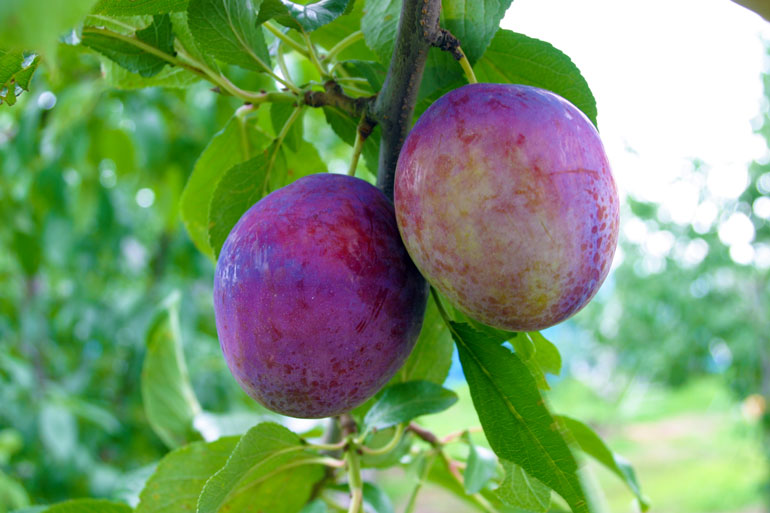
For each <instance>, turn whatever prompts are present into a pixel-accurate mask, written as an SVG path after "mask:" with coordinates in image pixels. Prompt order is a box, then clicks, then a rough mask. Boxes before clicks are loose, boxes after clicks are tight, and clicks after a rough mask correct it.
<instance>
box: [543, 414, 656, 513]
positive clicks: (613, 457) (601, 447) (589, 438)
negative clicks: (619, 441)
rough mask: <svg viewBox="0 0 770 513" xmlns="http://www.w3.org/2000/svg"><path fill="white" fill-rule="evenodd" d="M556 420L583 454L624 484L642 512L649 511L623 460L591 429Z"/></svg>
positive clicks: (576, 422) (565, 419) (572, 421)
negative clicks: (563, 426)
mask: <svg viewBox="0 0 770 513" xmlns="http://www.w3.org/2000/svg"><path fill="white" fill-rule="evenodd" d="M556 418H557V419H558V420H560V421H561V422H563V423H564V425H565V426H566V427H567V429H568V430H569V431H570V433H572V436H573V437H574V438H575V441H576V442H577V444H578V446H579V447H580V449H581V450H582V451H583V452H584V453H586V454H588V455H589V456H591V457H593V458H594V459H596V461H598V462H599V463H601V464H602V465H604V466H605V467H607V468H608V469H609V470H611V471H612V472H614V473H615V475H617V476H618V477H619V478H620V479H621V480H622V481H623V482H624V483H626V485H627V486H628V488H629V489H630V490H631V491H632V492H633V494H634V495H635V496H636V498H637V500H638V501H639V505H640V507H641V509H642V511H647V510H648V509H650V503H649V501H648V499H647V498H646V497H645V496H644V494H643V493H642V490H641V487H640V486H639V482H638V481H637V479H636V472H634V469H633V467H632V466H631V464H630V463H629V462H628V461H626V459H625V458H623V457H622V456H621V455H619V454H616V453H614V452H612V450H610V448H609V447H607V444H605V443H604V441H603V440H602V439H601V437H599V435H598V434H596V432H595V431H594V430H593V429H591V428H590V427H589V426H587V425H585V424H584V423H582V422H580V421H579V420H576V419H573V418H571V417H566V416H564V415H559V416H557V417H556Z"/></svg>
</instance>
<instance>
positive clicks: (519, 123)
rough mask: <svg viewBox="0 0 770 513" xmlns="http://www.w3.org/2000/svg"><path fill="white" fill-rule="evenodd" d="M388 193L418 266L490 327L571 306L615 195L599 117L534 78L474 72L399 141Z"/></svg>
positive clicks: (559, 316)
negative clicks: (499, 78)
mask: <svg viewBox="0 0 770 513" xmlns="http://www.w3.org/2000/svg"><path fill="white" fill-rule="evenodd" d="M394 194H395V207H396V218H397V220H398V226H399V230H400V232H401V236H402V238H403V240H404V244H405V245H406V248H407V250H408V251H409V254H410V255H411V257H412V259H413V260H414V262H415V263H416V264H417V267H418V268H419V269H420V271H421V272H422V274H423V275H424V276H425V278H426V279H427V280H428V281H429V282H430V283H431V284H432V285H433V286H435V287H436V288H437V289H438V290H439V291H440V292H442V293H443V294H444V295H445V296H446V297H447V298H448V299H449V300H450V301H452V302H453V303H454V304H455V305H456V306H457V307H458V308H459V309H460V310H461V311H463V312H464V313H466V314H467V315H469V316H470V317H473V318H475V319H476V320H479V321H481V322H483V323H485V324H488V325H491V326H494V327H497V328H503V329H506V330H512V331H534V330H539V329H543V328H547V327H549V326H552V325H554V324H556V323H558V322H561V321H563V320H565V319H567V318H568V317H570V316H571V315H573V314H574V313H575V312H577V311H578V310H580V309H581V308H582V307H583V306H585V305H586V303H588V301H590V300H591V298H592V297H593V296H594V295H595V294H596V291H597V290H598V289H599V287H600V286H601V284H602V282H603V281H604V279H605V277H606V276H607V273H608V272H609V269H610V264H611V262H612V257H613V254H614V252H615V247H616V245H617V238H618V195H617V190H616V187H615V181H614V179H613V177H612V174H611V171H610V166H609V162H608V160H607V156H606V154H605V151H604V148H603V146H602V143H601V140H600V139H599V135H598V133H597V131H596V129H595V128H594V126H593V125H592V124H591V122H590V121H589V120H588V118H586V117H585V115H583V113H582V112H580V111H579V110H578V109H577V108H576V107H575V106H574V105H572V104H571V103H569V102H568V101H567V100H565V99H564V98H561V97H560V96H558V95H556V94H553V93H551V92H548V91H545V90H542V89H538V88H535V87H528V86H523V85H511V84H473V85H467V86H464V87H460V88H459V89H455V90H453V91H451V92H449V93H447V94H446V95H444V96H442V97H441V98H439V99H438V100H437V101H436V102H435V103H433V105H431V106H430V107H429V108H428V110H426V111H425V113H423V115H422V116H421V117H420V119H419V120H418V121H417V123H416V124H415V126H414V128H413V129H412V131H411V132H410V134H409V136H408V137H407V139H406V141H405V143H404V146H403V148H402V150H401V153H400V155H399V159H398V165H397V168H396V180H395V193H394Z"/></svg>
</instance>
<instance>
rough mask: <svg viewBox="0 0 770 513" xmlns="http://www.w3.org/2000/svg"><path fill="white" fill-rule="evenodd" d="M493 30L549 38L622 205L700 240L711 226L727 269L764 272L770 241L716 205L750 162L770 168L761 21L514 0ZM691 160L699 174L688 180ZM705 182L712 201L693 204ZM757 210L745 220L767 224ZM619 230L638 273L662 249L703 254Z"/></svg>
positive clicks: (665, 3) (663, 6) (719, 4)
mask: <svg viewBox="0 0 770 513" xmlns="http://www.w3.org/2000/svg"><path fill="white" fill-rule="evenodd" d="M502 26H503V27H504V28H507V29H510V30H514V31H516V32H520V33H522V34H525V35H528V36H530V37H535V38H538V39H542V40H545V41H548V42H549V43H551V44H553V45H554V46H555V47H556V48H558V49H560V50H562V51H563V52H565V53H566V54H567V55H569V56H570V57H571V59H572V60H573V62H574V63H575V64H576V65H577V66H578V68H579V69H580V70H581V72H582V74H583V76H584V77H585V79H586V80H587V82H588V85H589V86H590V87H591V90H592V91H593V93H594V96H595V97H596V102H597V108H598V112H599V115H598V123H599V130H600V132H601V136H602V140H603V142H604V145H605V148H606V150H607V153H608V156H609V159H610V163H611V165H612V168H613V172H614V174H615V178H616V180H617V183H618V188H619V189H620V193H621V197H622V196H624V195H625V194H626V193H631V194H633V195H634V196H635V197H637V198H639V199H642V200H646V201H653V202H657V203H659V204H660V205H661V206H662V209H661V212H662V213H663V215H666V216H668V217H669V218H670V219H671V220H673V221H675V222H678V223H680V224H689V223H693V226H694V227H695V229H696V230H698V231H700V232H701V233H704V232H705V231H707V230H708V229H709V228H710V227H711V226H713V224H714V223H717V224H718V225H719V226H718V228H719V236H720V239H722V241H723V242H724V243H725V244H728V245H729V246H730V255H731V257H732V259H733V260H734V261H735V262H736V263H738V264H744V265H749V264H754V265H755V266H758V267H763V268H767V267H770V245H768V244H764V243H760V244H757V243H756V242H754V235H755V232H754V227H753V225H752V223H751V221H750V220H749V218H748V217H747V216H746V215H745V213H743V212H740V211H739V212H729V211H720V209H719V206H720V205H721V204H724V203H729V202H730V200H733V199H735V198H737V197H738V196H739V195H740V194H741V193H742V192H743V190H744V189H745V187H746V185H747V181H748V172H747V171H748V165H749V163H750V162H752V161H753V160H757V159H768V160H770V155H768V152H767V148H766V144H765V141H764V140H763V139H762V138H761V137H760V136H758V135H756V134H754V132H753V128H754V126H758V124H757V123H758V121H759V119H760V118H759V113H760V112H761V110H762V109H765V111H766V110H767V109H768V107H769V106H768V104H767V102H766V101H765V100H764V98H763V91H762V79H761V74H762V71H763V70H767V71H770V59H767V58H766V57H765V47H764V42H765V41H767V42H768V43H770V23H767V22H765V21H764V20H763V19H762V18H760V17H759V16H758V15H756V14H754V13H753V12H751V11H748V10H746V9H744V8H742V7H740V6H738V5H737V4H734V3H733V2H731V1H729V0H674V1H672V0H647V1H645V2H636V1H634V2H632V1H629V0H581V1H576V0H515V1H514V2H513V4H512V6H511V8H510V9H509V10H508V13H507V14H506V17H505V19H504V20H503V23H502ZM752 122H753V123H754V125H753V124H752ZM696 158H697V159H699V160H701V161H703V162H704V163H705V165H706V169H707V170H708V171H707V174H706V175H705V177H703V176H702V175H701V177H700V178H698V177H697V176H695V175H693V174H692V173H691V172H690V171H691V170H692V168H693V165H692V161H693V160H694V159H696ZM769 175H770V174H769ZM767 178H768V180H766V181H769V182H770V176H768V177H767ZM698 180H700V183H699V182H698ZM704 184H705V185H706V186H707V187H708V191H709V193H710V194H711V196H712V197H713V201H712V200H705V201H704V200H703V198H701V197H700V196H699V191H700V188H701V186H702V185H704ZM757 203H759V201H758V202H756V203H755V204H754V206H753V209H754V212H755V214H757V215H758V216H759V217H762V218H770V201H765V202H764V203H761V204H757ZM749 208H751V207H749ZM625 221H629V219H625ZM637 224H638V223H637ZM621 225H622V229H623V232H624V234H625V235H626V237H628V238H629V239H634V238H636V239H639V240H638V242H639V243H643V244H644V247H645V250H646V253H647V256H648V257H649V258H648V259H647V260H649V262H647V263H649V264H650V265H649V266H648V267H649V269H648V272H659V271H660V270H662V269H663V265H662V264H663V258H664V257H665V256H666V255H667V254H669V253H670V252H672V251H673V252H674V254H675V256H677V258H678V259H679V260H683V261H686V262H687V263H690V264H695V263H697V262H698V261H699V260H701V259H702V258H703V257H705V254H706V251H707V248H706V249H705V250H704V248H697V247H693V248H690V247H689V246H688V247H681V248H680V247H678V246H677V245H675V244H674V242H675V241H674V238H673V236H672V234H671V233H669V232H664V231H655V229H654V228H652V229H648V228H647V227H645V226H636V225H634V224H633V223H628V222H624V223H621ZM695 242H698V241H695ZM700 242H702V241H700ZM752 243H753V244H752ZM704 246H705V244H704ZM691 250H692V251H691ZM616 256H620V255H616ZM621 259H622V257H621V258H620V259H619V258H616V262H615V264H618V263H619V261H620V260H621Z"/></svg>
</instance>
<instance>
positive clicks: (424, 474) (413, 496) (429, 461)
mask: <svg viewBox="0 0 770 513" xmlns="http://www.w3.org/2000/svg"><path fill="white" fill-rule="evenodd" d="M436 452H437V451H436V450H435V449H432V450H430V451H429V452H427V453H426V454H427V456H426V457H425V466H424V467H423V468H422V471H421V472H420V476H419V479H418V480H417V482H416V483H415V484H414V488H412V493H410V494H409V501H408V502H407V503H406V507H405V508H404V513H412V512H413V511H414V505H415V504H416V502H417V494H418V493H420V489H421V488H422V485H423V484H424V483H425V480H426V479H427V478H428V473H430V468H431V467H432V466H433V461H434V460H435V459H436ZM438 452H440V451H438Z"/></svg>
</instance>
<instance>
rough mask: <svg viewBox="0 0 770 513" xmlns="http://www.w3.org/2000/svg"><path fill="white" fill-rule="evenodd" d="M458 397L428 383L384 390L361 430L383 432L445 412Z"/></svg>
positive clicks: (409, 384) (413, 382)
mask: <svg viewBox="0 0 770 513" xmlns="http://www.w3.org/2000/svg"><path fill="white" fill-rule="evenodd" d="M456 402H457V394H455V393H454V392H452V391H451V390H448V389H446V388H444V387H442V386H441V385H437V384H436V383H431V382H430V381H409V382H406V383H398V384H396V385H392V386H389V387H388V388H386V389H385V391H384V392H383V394H382V396H381V397H380V398H379V399H378V400H377V402H376V403H374V406H372V408H371V409H370V410H369V411H368V412H367V413H366V416H365V417H364V429H365V430H370V429H384V428H387V427H390V426H395V425H396V424H400V423H402V422H408V421H410V420H412V419H414V418H416V417H419V416H421V415H427V414H429V413H438V412H440V411H444V410H446V409H447V408H449V407H450V406H452V405H453V404H454V403H456Z"/></svg>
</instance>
